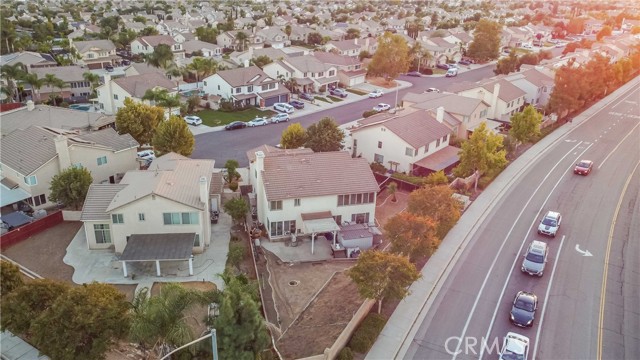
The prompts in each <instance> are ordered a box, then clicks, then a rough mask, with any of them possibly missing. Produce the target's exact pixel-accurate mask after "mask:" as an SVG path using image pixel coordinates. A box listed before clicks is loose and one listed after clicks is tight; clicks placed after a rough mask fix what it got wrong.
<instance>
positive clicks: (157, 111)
mask: <svg viewBox="0 0 640 360" xmlns="http://www.w3.org/2000/svg"><path fill="white" fill-rule="evenodd" d="M163 120H164V110H163V109H162V108H159V107H157V106H149V105H146V104H143V103H139V102H134V101H133V100H131V99H125V100H124V107H122V108H120V109H119V110H118V113H117V114H116V129H118V133H119V134H130V135H131V136H133V138H134V139H135V140H136V141H137V142H138V143H139V144H140V145H144V144H151V140H152V139H153V135H154V134H155V131H156V128H157V127H158V124H160V122H161V121H163Z"/></svg>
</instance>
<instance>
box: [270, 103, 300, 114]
mask: <svg viewBox="0 0 640 360" xmlns="http://www.w3.org/2000/svg"><path fill="white" fill-rule="evenodd" d="M273 109H274V110H276V111H280V112H283V113H287V114H290V113H292V112H294V111H295V109H294V108H293V106H291V105H289V104H287V103H275V104H273Z"/></svg>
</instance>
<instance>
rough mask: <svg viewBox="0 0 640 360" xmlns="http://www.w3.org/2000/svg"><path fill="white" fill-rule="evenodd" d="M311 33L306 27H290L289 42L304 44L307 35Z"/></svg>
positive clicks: (311, 30)
mask: <svg viewBox="0 0 640 360" xmlns="http://www.w3.org/2000/svg"><path fill="white" fill-rule="evenodd" d="M274 24H275V23H274ZM313 31H314V30H313V29H311V28H310V27H307V26H301V25H292V26H291V35H289V41H301V42H305V43H306V42H307V38H308V36H309V34H310V33H312V32H313Z"/></svg>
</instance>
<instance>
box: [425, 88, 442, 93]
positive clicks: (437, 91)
mask: <svg viewBox="0 0 640 360" xmlns="http://www.w3.org/2000/svg"><path fill="white" fill-rule="evenodd" d="M424 92H426V93H439V92H440V89H436V88H428V89H427V90H425V91H424Z"/></svg>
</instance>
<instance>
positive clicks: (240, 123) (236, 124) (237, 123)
mask: <svg viewBox="0 0 640 360" xmlns="http://www.w3.org/2000/svg"><path fill="white" fill-rule="evenodd" d="M246 127H247V123H246V122H243V121H234V122H232V123H229V124H227V126H225V127H224V129H225V130H235V129H242V128H246Z"/></svg>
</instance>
